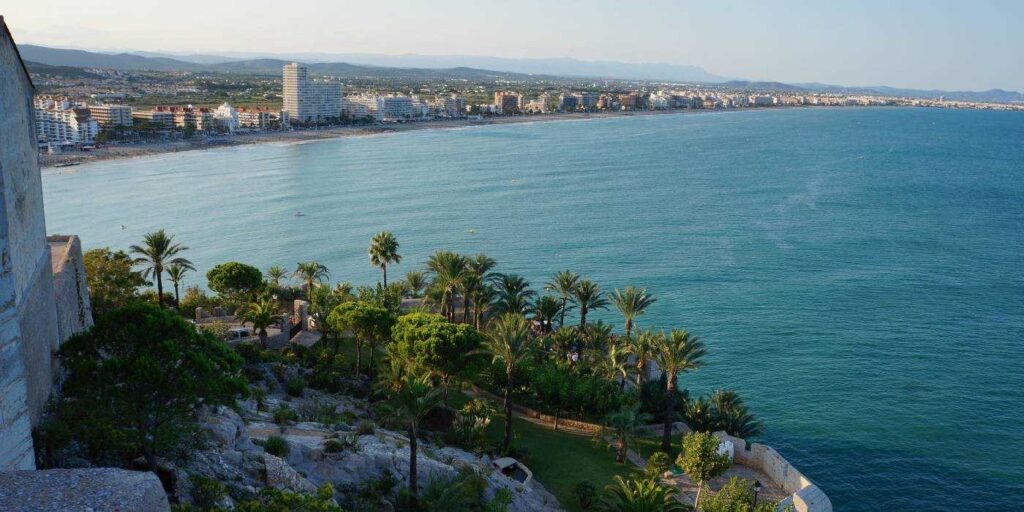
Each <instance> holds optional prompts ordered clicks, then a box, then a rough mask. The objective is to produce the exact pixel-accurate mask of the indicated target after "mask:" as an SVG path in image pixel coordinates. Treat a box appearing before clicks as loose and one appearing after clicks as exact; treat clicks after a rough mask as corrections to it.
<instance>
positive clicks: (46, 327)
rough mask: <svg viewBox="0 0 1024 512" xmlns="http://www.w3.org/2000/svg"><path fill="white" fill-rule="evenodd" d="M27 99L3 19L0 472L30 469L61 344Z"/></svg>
mask: <svg viewBox="0 0 1024 512" xmlns="http://www.w3.org/2000/svg"><path fill="white" fill-rule="evenodd" d="M32 94H33V87H32V82H31V81H30V79H29V76H28V73H27V72H26V71H25V69H24V67H23V66H22V62H21V58H20V57H19V55H18V51H17V48H16V47H15V45H14V41H13V40H12V39H11V35H10V32H9V31H8V30H7V26H6V24H4V23H3V18H0V470H2V469H30V468H32V467H33V465H34V463H33V456H32V439H31V432H30V427H29V425H31V424H34V423H35V422H37V421H38V420H39V417H40V415H41V413H42V410H43V407H44V406H45V404H46V400H47V397H48V396H49V393H50V389H51V387H52V382H53V375H54V364H55V362H54V358H53V352H54V350H55V349H56V348H57V345H58V343H59V339H60V338H59V334H58V327H57V307H56V303H55V300H54V290H53V276H52V273H51V268H50V250H49V246H48V245H47V242H46V221H45V220H44V215H43V189H42V181H41V178H40V175H39V163H38V161H37V149H36V138H35V130H34V127H33V123H34V119H33V110H32Z"/></svg>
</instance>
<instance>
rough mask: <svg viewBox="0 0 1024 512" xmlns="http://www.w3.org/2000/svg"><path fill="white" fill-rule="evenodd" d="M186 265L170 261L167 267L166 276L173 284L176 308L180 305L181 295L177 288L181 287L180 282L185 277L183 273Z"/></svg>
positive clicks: (186, 268)
mask: <svg viewBox="0 0 1024 512" xmlns="http://www.w3.org/2000/svg"><path fill="white" fill-rule="evenodd" d="M188 270H189V269H188V267H186V266H184V265H181V264H179V263H171V264H170V265H169V266H168V267H167V278H168V279H170V280H171V284H173V285H174V307H175V308H177V307H179V306H180V305H181V296H180V295H179V294H178V290H179V289H180V288H181V282H182V281H183V280H184V279H185V273H186V272H188Z"/></svg>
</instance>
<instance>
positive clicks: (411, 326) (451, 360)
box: [389, 313, 483, 383]
mask: <svg viewBox="0 0 1024 512" xmlns="http://www.w3.org/2000/svg"><path fill="white" fill-rule="evenodd" d="M391 339H392V343H391V346H390V349H389V353H390V354H391V355H392V357H400V358H403V359H407V360H411V361H415V363H416V364H417V365H419V366H422V367H423V368H426V369H427V370H429V371H430V372H431V373H433V374H436V375H438V376H440V377H441V379H442V380H443V381H445V382H446V383H447V382H449V381H450V380H451V379H452V378H453V377H455V376H456V375H457V374H458V373H460V372H461V371H462V370H463V369H464V368H465V366H466V357H467V354H468V353H469V352H471V351H473V350H476V348H477V347H479V346H480V342H481V340H482V339H483V336H482V335H481V334H480V333H479V332H477V330H476V329H474V328H473V327H472V326H470V325H466V324H453V323H450V322H448V321H447V320H445V319H444V317H443V316H441V315H435V314H429V313H412V314H408V315H404V316H402V317H400V318H399V319H398V322H397V323H396V324H395V325H394V327H392V328H391Z"/></svg>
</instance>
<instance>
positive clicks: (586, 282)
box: [572, 279, 608, 328]
mask: <svg viewBox="0 0 1024 512" xmlns="http://www.w3.org/2000/svg"><path fill="white" fill-rule="evenodd" d="M572 301H573V302H575V303H576V306H577V307H579V308H580V328H582V327H583V326H585V325H587V313H589V312H590V311H591V310H595V309H607V308H608V301H607V300H606V299H605V298H604V292H602V291H601V285H599V284H597V283H595V282H593V281H591V280H590V279H582V280H580V282H579V283H577V284H576V287H575V288H573V289H572Z"/></svg>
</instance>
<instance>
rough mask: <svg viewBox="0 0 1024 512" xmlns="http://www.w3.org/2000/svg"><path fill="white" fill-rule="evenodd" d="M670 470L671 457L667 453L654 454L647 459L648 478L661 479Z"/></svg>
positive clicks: (646, 471) (645, 471)
mask: <svg viewBox="0 0 1024 512" xmlns="http://www.w3.org/2000/svg"><path fill="white" fill-rule="evenodd" d="M669 468H670V464H669V457H668V454H667V453H665V452H654V453H652V454H651V456H650V457H649V458H648V459H647V468H645V469H644V473H646V474H647V477H648V478H655V479H657V478H661V475H662V474H664V473H665V472H666V471H668V470H669Z"/></svg>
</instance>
